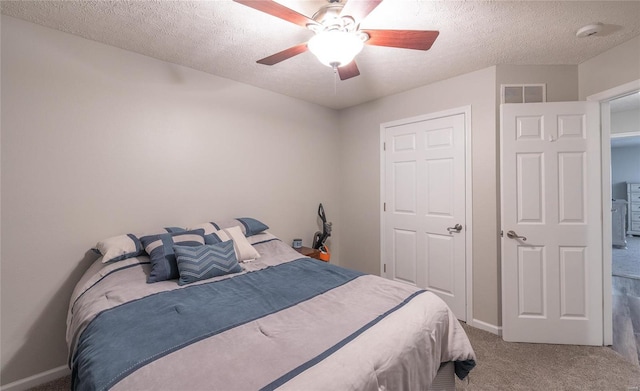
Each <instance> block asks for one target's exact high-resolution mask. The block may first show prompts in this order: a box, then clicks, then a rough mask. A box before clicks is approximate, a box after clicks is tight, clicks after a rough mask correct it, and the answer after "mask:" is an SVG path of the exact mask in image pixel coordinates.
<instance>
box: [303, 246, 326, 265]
mask: <svg viewBox="0 0 640 391" xmlns="http://www.w3.org/2000/svg"><path fill="white" fill-rule="evenodd" d="M294 250H296V251H297V252H299V253H300V254H302V255H304V256H305V257H310V258H315V259H317V260H320V261H322V259H320V250H316V249H315V248H311V247H304V246H302V247H300V248H294ZM324 262H329V261H324Z"/></svg>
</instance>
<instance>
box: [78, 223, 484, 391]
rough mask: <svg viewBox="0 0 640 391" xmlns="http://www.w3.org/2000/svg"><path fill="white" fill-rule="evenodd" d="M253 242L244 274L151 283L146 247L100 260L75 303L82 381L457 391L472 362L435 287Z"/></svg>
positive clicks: (274, 242) (83, 385) (258, 237)
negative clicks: (456, 383)
mask: <svg viewBox="0 0 640 391" xmlns="http://www.w3.org/2000/svg"><path fill="white" fill-rule="evenodd" d="M247 241H248V242H249V243H250V244H251V246H250V247H252V248H253V249H255V251H257V253H259V257H258V258H257V259H255V260H252V261H247V262H242V263H240V265H241V268H240V271H237V272H234V273H231V274H226V275H221V276H216V277H213V278H207V279H202V280H197V281H191V282H190V283H185V284H183V285H179V284H178V283H177V282H176V280H175V279H169V280H164V281H158V282H155V283H147V280H148V279H149V277H150V275H151V274H153V273H154V272H155V270H153V268H154V267H155V265H154V264H152V263H151V262H150V258H149V256H147V255H144V254H140V255H138V256H133V257H128V258H124V259H120V260H118V261H117V262H109V263H103V262H102V261H101V259H98V260H96V262H95V263H94V264H93V265H92V266H91V267H90V268H89V270H87V272H86V273H85V274H84V276H83V277H82V279H81V280H80V281H79V282H78V284H77V286H76V288H75V290H74V292H73V295H72V297H71V301H70V306H69V312H68V318H67V343H68V346H69V366H70V368H71V370H72V385H73V389H75V390H105V389H113V390H142V389H154V390H205V389H206V390H225V391H226V390H275V389H277V390H429V389H452V388H451V385H452V384H453V373H454V372H455V374H456V375H457V376H458V377H459V378H461V379H462V378H465V377H466V376H467V374H468V372H469V371H470V370H471V369H472V368H473V367H474V365H475V355H474V352H473V349H472V348H471V345H470V343H469V340H468V338H467V336H466V334H465V333H464V330H463V329H462V327H461V326H460V324H459V322H458V321H457V320H456V318H455V317H454V315H453V313H452V312H451V311H450V309H449V308H448V307H447V306H446V304H444V302H443V301H442V300H441V299H439V298H438V297H437V296H435V295H434V294H432V293H430V292H426V291H424V290H420V289H418V288H416V287H413V286H409V285H406V284H401V283H398V282H394V281H391V280H387V279H384V278H381V277H377V276H372V275H366V274H362V273H359V272H356V271H353V270H348V269H344V268H341V267H338V266H335V265H332V264H330V263H326V262H322V261H318V260H315V259H311V258H307V257H303V256H301V254H300V253H298V252H297V251H295V250H294V249H292V248H291V247H290V246H288V245H287V244H285V243H284V242H282V241H281V240H279V239H278V238H277V237H275V236H274V235H272V234H270V233H269V232H260V233H257V234H255V235H252V236H250V237H248V238H247ZM223 243H227V242H223ZM147 249H148V248H147ZM176 251H177V250H176ZM236 252H237V247H236ZM181 259H182V258H181ZM181 270H182V269H181ZM180 281H182V280H180ZM438 384H439V385H438ZM443 384H444V385H443ZM453 389H455V387H454V388H453Z"/></svg>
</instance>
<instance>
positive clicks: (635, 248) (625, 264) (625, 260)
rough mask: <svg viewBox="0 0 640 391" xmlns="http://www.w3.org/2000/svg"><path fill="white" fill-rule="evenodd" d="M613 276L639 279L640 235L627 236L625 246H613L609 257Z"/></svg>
mask: <svg viewBox="0 0 640 391" xmlns="http://www.w3.org/2000/svg"><path fill="white" fill-rule="evenodd" d="M611 268H612V274H613V275H614V276H620V277H627V278H635V279H638V280H640V236H627V248H626V249H625V248H617V247H614V248H613V252H612V259H611Z"/></svg>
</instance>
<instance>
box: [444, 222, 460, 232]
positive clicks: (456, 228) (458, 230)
mask: <svg viewBox="0 0 640 391" xmlns="http://www.w3.org/2000/svg"><path fill="white" fill-rule="evenodd" d="M447 231H449V233H450V234H451V233H454V232H455V233H458V232H460V231H462V225H460V224H456V225H454V226H453V227H448V228H447Z"/></svg>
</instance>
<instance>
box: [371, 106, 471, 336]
mask: <svg viewBox="0 0 640 391" xmlns="http://www.w3.org/2000/svg"><path fill="white" fill-rule="evenodd" d="M458 114H464V143H465V152H464V153H465V211H464V213H465V235H466V237H465V291H466V294H465V296H466V305H465V308H466V310H465V317H466V323H467V324H468V325H470V326H473V240H472V239H473V221H472V215H473V213H472V206H473V192H472V179H473V178H472V167H473V166H472V155H471V105H468V106H462V107H457V108H453V109H449V110H443V111H438V112H434V113H429V114H423V115H419V116H415V117H409V118H404V119H400V120H396V121H390V122H385V123H382V124H380V275H381V276H382V277H385V278H387V272H386V271H385V270H384V264H385V259H384V254H385V245H384V242H385V241H384V239H383V238H384V222H385V219H384V203H385V145H384V144H385V136H386V130H387V128H390V127H394V126H399V125H406V124H409V123H413V122H421V121H428V120H432V119H437V118H442V117H450V116H454V115H458Z"/></svg>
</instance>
